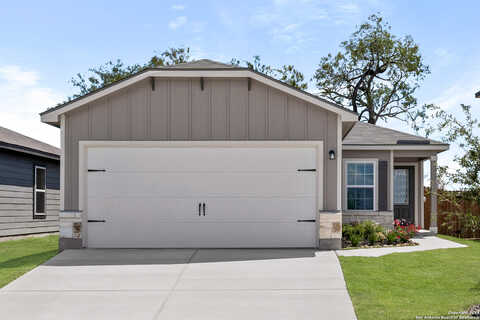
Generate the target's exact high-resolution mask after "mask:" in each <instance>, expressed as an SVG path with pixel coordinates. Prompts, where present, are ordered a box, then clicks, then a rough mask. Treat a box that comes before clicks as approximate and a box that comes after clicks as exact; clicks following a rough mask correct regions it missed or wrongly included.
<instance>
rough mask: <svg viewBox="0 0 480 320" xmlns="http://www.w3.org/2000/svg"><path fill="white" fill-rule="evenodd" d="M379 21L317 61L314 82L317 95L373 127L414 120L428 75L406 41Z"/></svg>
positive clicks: (372, 18) (375, 18) (371, 21)
mask: <svg viewBox="0 0 480 320" xmlns="http://www.w3.org/2000/svg"><path fill="white" fill-rule="evenodd" d="M390 29H391V27H390V25H389V24H388V23H386V22H384V21H383V18H382V17H380V16H379V15H371V16H370V17H369V18H368V21H367V22H365V23H363V24H362V25H360V27H359V28H358V30H357V31H355V32H354V33H353V34H352V36H351V37H350V39H349V40H347V41H344V42H342V43H341V45H340V47H341V51H340V52H339V53H337V54H336V55H331V54H329V55H328V56H326V57H323V58H322V59H321V60H320V64H319V67H318V69H317V70H316V72H315V75H314V79H315V80H316V85H317V87H318V89H319V90H320V95H321V96H323V97H325V98H327V99H330V100H332V101H334V102H336V103H338V104H340V105H343V106H345V107H348V108H351V109H352V110H353V111H354V112H357V113H358V114H359V116H358V118H359V120H363V121H368V122H369V123H372V124H375V123H376V122H377V121H378V120H379V119H383V120H387V119H389V118H397V119H400V120H410V119H413V118H415V117H416V115H417V113H416V112H415V108H416V107H417V99H416V98H415V96H414V93H415V90H416V89H417V88H418V86H419V83H420V81H421V80H423V79H424V77H425V75H426V74H428V73H429V68H428V66H426V65H425V64H424V63H423V59H422V56H421V54H420V51H419V48H418V45H417V44H416V43H415V42H414V41H413V39H412V37H411V36H405V37H403V38H397V37H396V36H395V35H393V34H391V33H390Z"/></svg>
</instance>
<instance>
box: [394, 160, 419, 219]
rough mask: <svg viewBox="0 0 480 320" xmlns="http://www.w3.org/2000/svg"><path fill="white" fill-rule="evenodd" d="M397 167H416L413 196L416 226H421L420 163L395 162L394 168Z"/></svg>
mask: <svg viewBox="0 0 480 320" xmlns="http://www.w3.org/2000/svg"><path fill="white" fill-rule="evenodd" d="M395 166H398V167H403V166H406V167H414V173H413V175H414V178H415V182H414V183H415V190H414V195H413V198H414V201H415V207H414V209H415V212H414V217H415V222H414V223H415V225H419V222H420V221H421V217H420V210H419V206H420V203H419V199H418V198H419V197H418V162H398V161H397V162H395V163H394V167H395ZM392 198H393V193H392Z"/></svg>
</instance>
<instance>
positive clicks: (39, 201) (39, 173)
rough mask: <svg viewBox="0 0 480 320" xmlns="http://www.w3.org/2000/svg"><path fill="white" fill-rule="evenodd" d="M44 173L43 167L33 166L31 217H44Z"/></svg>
mask: <svg viewBox="0 0 480 320" xmlns="http://www.w3.org/2000/svg"><path fill="white" fill-rule="evenodd" d="M46 172H47V170H46V169H45V168H44V167H39V166H35V181H34V185H33V215H34V216H45V213H46V212H45V207H46V206H45V193H46V189H47V187H46V178H47V177H46Z"/></svg>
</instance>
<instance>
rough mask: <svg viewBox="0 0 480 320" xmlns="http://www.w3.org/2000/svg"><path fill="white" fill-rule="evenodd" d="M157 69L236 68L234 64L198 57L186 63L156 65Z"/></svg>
mask: <svg viewBox="0 0 480 320" xmlns="http://www.w3.org/2000/svg"><path fill="white" fill-rule="evenodd" d="M158 68H159V69H161V68H166V69H168V68H170V69H196V68H199V69H225V68H227V69H234V68H237V67H236V66H234V65H231V64H226V63H223V62H218V61H213V60H210V59H200V60H195V61H192V62H186V63H180V64H175V65H171V66H165V67H158Z"/></svg>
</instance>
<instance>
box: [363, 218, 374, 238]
mask: <svg viewBox="0 0 480 320" xmlns="http://www.w3.org/2000/svg"><path fill="white" fill-rule="evenodd" d="M361 225H363V232H364V234H363V236H364V239H365V240H368V241H370V239H374V238H376V234H377V225H376V224H375V223H373V222H372V221H365V222H363V223H361Z"/></svg>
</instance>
